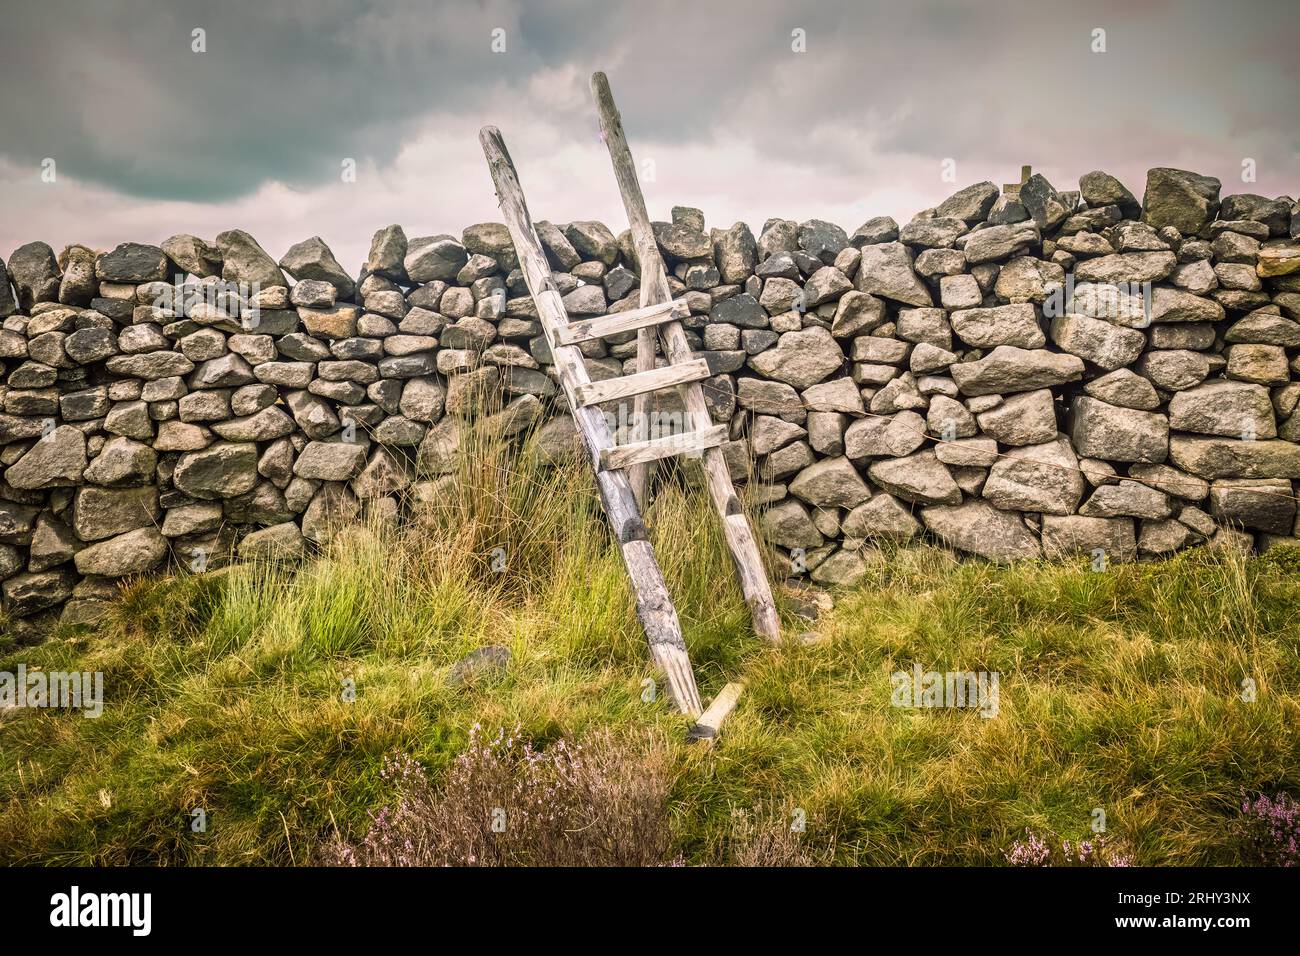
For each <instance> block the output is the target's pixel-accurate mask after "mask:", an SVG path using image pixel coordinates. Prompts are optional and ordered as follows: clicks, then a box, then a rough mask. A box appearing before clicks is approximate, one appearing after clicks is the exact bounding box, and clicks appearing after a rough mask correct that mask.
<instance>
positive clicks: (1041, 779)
mask: <svg viewBox="0 0 1300 956" xmlns="http://www.w3.org/2000/svg"><path fill="white" fill-rule="evenodd" d="M460 469H461V470H460V473H459V474H458V475H457V476H455V478H454V479H453V480H449V481H446V482H444V485H443V487H442V494H441V498H440V501H439V504H438V506H437V507H434V508H432V509H430V510H429V511H427V512H425V513H424V515H423V516H422V518H421V520H420V521H418V522H416V523H413V524H411V525H409V526H406V527H405V528H404V529H402V530H401V531H397V532H394V531H392V530H386V529H379V528H364V527H363V528H354V529H351V530H348V531H346V532H344V533H342V534H340V535H339V536H338V537H337V538H336V539H335V540H334V541H333V542H332V543H331V545H330V546H329V547H328V548H326V549H325V550H324V552H323V553H322V554H320V555H318V556H315V557H313V558H310V559H308V560H307V561H305V562H304V563H303V564H302V565H301V566H299V567H296V568H291V567H283V566H281V567H276V566H271V565H251V566H249V565H241V566H236V567H232V568H229V569H225V570H222V571H219V572H215V573H210V574H205V575H199V576H189V575H177V576H171V577H165V578H160V579H149V580H140V581H135V582H132V583H130V584H129V585H128V586H127V587H126V589H125V590H124V592H123V594H122V596H121V598H120V599H119V600H118V601H117V602H116V604H115V605H114V607H113V610H112V613H111V615H110V617H109V618H108V619H107V620H106V621H105V622H103V623H101V624H99V625H97V626H96V627H95V628H93V629H92V630H89V631H87V630H81V631H72V632H64V633H61V634H58V635H56V636H55V638H54V639H52V640H50V641H48V642H47V643H45V644H43V645H40V646H38V647H35V648H21V649H10V650H9V651H8V652H5V653H4V655H3V657H0V670H10V671H12V670H14V669H15V668H16V666H17V663H18V662H20V661H22V662H25V663H26V664H27V666H28V667H29V668H30V667H32V666H40V667H43V668H45V669H46V670H74V669H75V670H83V671H85V670H88V671H102V672H103V673H104V675H105V697H106V703H105V708H104V714H103V716H102V717H100V718H98V719H94V720H89V719H85V718H83V717H81V716H79V715H77V714H65V713H58V712H48V711H34V712H21V713H12V712H11V713H9V714H7V715H3V716H0V845H3V846H5V847H6V850H7V853H6V859H7V861H8V862H11V863H38V862H39V863H68V864H127V863H136V864H160V863H166V864H204V863H211V864H258V863H262V864H265V863H273V864H291V863H303V862H304V861H306V860H308V859H309V858H312V857H313V856H314V854H315V853H316V852H317V850H318V848H319V847H320V846H321V845H322V844H323V843H324V842H325V841H326V840H328V839H329V838H330V837H332V836H333V835H335V834H339V833H341V834H349V835H356V834H360V833H363V832H364V830H365V828H366V825H367V822H368V820H369V813H370V812H372V811H375V810H377V809H378V808H380V807H381V806H383V805H385V804H386V803H388V802H390V801H391V799H392V793H391V792H390V791H389V789H388V785H387V784H386V783H385V782H384V780H383V779H382V778H381V776H380V768H381V766H382V762H383V758H384V757H385V755H387V754H390V753H392V752H394V751H404V752H406V753H409V754H411V755H413V756H414V757H415V758H416V759H418V760H419V761H420V762H421V763H423V764H424V765H425V766H426V767H427V768H428V769H429V773H430V777H431V778H432V779H433V780H434V781H435V782H436V781H437V780H438V779H439V778H440V776H441V775H442V774H444V773H445V771H446V769H447V768H448V766H449V765H450V763H451V761H452V760H453V759H454V757H455V755H456V754H458V753H460V752H461V751H462V750H463V749H464V748H465V746H466V743H467V741H468V739H469V734H470V731H471V728H472V727H473V726H474V724H476V723H478V724H481V725H482V726H483V727H485V728H495V727H507V728H510V727H514V726H515V725H516V724H518V725H519V726H520V728H521V733H522V734H523V735H524V736H526V737H527V738H530V739H533V740H535V741H537V742H538V744H539V745H542V746H544V745H546V744H549V743H552V742H554V741H556V740H558V739H559V738H561V737H565V738H570V739H572V738H577V737H580V736H583V735H584V734H586V733H588V732H595V731H602V730H605V729H610V730H612V731H613V733H614V734H616V735H625V736H626V737H628V738H629V739H631V738H639V739H644V738H645V736H646V734H647V733H648V734H650V735H652V736H654V737H655V738H658V739H660V740H661V741H662V742H663V745H664V747H666V748H667V758H668V760H669V761H670V764H671V768H672V785H671V797H670V801H669V805H668V807H667V818H668V820H669V825H670V826H671V828H672V842H673V844H674V847H675V851H674V852H675V853H680V854H681V855H682V856H683V858H684V859H685V860H686V861H687V862H693V863H707V862H718V861H723V860H728V859H735V858H736V857H735V854H734V853H730V854H729V852H728V844H729V841H731V840H732V838H733V836H734V833H735V830H736V820H737V817H736V813H737V812H738V811H744V810H748V809H750V808H760V809H761V810H762V813H760V815H759V816H758V817H757V819H772V818H775V819H777V820H784V819H790V820H794V819H805V820H806V831H805V832H804V834H803V836H802V837H801V840H802V841H803V843H804V845H805V846H806V847H807V848H808V850H809V854H810V856H811V857H812V858H814V859H818V860H834V861H835V862H840V863H858V864H898V863H905V864H956V863H971V864H983V863H993V864H996V863H1001V862H1002V861H1003V855H1002V854H1003V851H1004V850H1005V849H1006V848H1007V847H1008V846H1009V845H1010V844H1011V842H1012V841H1014V840H1015V839H1016V838H1017V837H1019V836H1020V835H1022V834H1023V832H1024V830H1025V829H1026V828H1032V829H1034V830H1035V831H1037V832H1040V833H1051V834H1056V835H1058V836H1060V837H1063V838H1071V839H1073V838H1075V837H1078V836H1083V835H1087V834H1088V833H1089V828H1090V824H1091V822H1092V820H1093V818H1094V810H1095V809H1097V808H1100V809H1101V810H1103V811H1104V812H1105V814H1106V824H1107V831H1108V835H1109V837H1110V838H1111V839H1112V840H1113V841H1116V842H1118V843H1121V844H1123V845H1124V846H1126V847H1127V848H1128V849H1129V850H1130V851H1131V852H1132V854H1133V856H1134V858H1135V862H1137V863H1139V864H1193V863H1208V864H1215V863H1232V862H1236V861H1238V860H1239V859H1240V850H1239V847H1238V846H1237V843H1236V841H1235V838H1234V836H1233V821H1234V819H1235V817H1236V808H1237V806H1238V805H1239V803H1240V795H1241V791H1242V790H1248V791H1252V790H1259V789H1264V790H1269V791H1274V790H1289V791H1291V792H1293V793H1294V792H1297V790H1300V759H1298V758H1300V720H1297V718H1300V704H1298V703H1297V696H1298V695H1297V690H1298V688H1300V624H1298V623H1297V622H1296V616H1295V614H1294V608H1295V607H1296V606H1297V601H1298V600H1300V574H1297V573H1296V570H1295V567H1294V563H1295V562H1291V561H1288V560H1286V552H1281V551H1279V552H1277V554H1278V555H1279V556H1280V557H1274V556H1267V557H1265V558H1262V559H1244V558H1242V557H1240V556H1239V555H1234V554H1232V553H1229V552H1226V551H1217V552H1216V551H1209V550H1205V549H1201V550H1196V551H1192V552H1188V553H1185V554H1183V555H1180V556H1178V557H1175V558H1173V559H1170V560H1167V561H1162V562H1155V563H1149V564H1139V565H1128V566H1119V565H1115V566H1111V567H1110V568H1109V569H1108V570H1107V571H1105V572H1100V573H1098V572H1093V571H1091V570H1090V569H1089V567H1088V566H1087V564H1086V563H1084V562H1080V563H1079V564H1077V565H1060V564H1057V565H1049V564H1037V563H1027V564H1021V565H1017V566H1014V567H1010V568H999V567H994V566H992V565H988V564H984V563H980V562H971V561H959V560H957V559H955V558H954V557H952V556H951V555H950V554H948V553H947V552H944V551H941V550H939V549H935V548H929V547H918V548H911V549H906V550H901V551H897V552H883V551H882V552H879V553H875V554H873V556H872V557H871V558H870V559H869V561H868V568H869V570H868V574H867V577H866V578H865V579H864V580H863V581H862V582H861V583H860V584H859V585H857V586H855V587H854V588H853V589H852V590H851V591H849V592H846V593H843V594H841V595H840V596H839V600H838V603H837V606H836V607H835V609H834V611H833V612H831V613H830V614H829V615H827V616H825V617H823V619H822V620H821V621H820V622H819V623H818V624H817V625H816V628H817V630H818V631H819V632H820V634H821V636H822V638H823V639H822V640H821V641H820V642H818V643H809V644H804V643H801V642H799V641H787V642H786V643H785V644H783V645H782V646H781V647H779V648H769V647H767V646H765V645H762V644H761V643H760V642H758V641H757V640H755V639H754V638H753V637H752V636H751V635H750V634H749V632H748V613H747V610H746V608H745V606H744V604H743V602H742V601H741V599H740V597H739V594H738V593H737V589H736V588H735V585H734V582H733V576H732V573H731V568H730V563H729V558H728V557H727V555H726V552H725V548H724V547H723V545H722V542H721V540H720V536H719V533H718V531H717V525H716V522H715V521H714V520H713V517H712V513H711V510H710V507H709V505H708V502H707V500H705V498H704V495H703V494H702V492H700V491H698V490H695V489H693V488H691V487H686V486H683V485H681V484H676V483H670V484H667V485H665V487H664V488H663V489H662V490H661V492H660V493H659V496H658V498H657V500H656V504H655V505H654V508H653V511H652V513H651V516H650V517H651V522H650V523H651V527H652V535H653V538H654V541H655V545H656V548H657V550H658V553H659V555H660V559H661V561H662V563H663V565H664V571H665V576H666V577H667V579H668V582H669V586H670V589H671V591H672V594H673V596H674V599H675V601H676V603H677V607H678V611H679V613H680V615H681V618H682V622H683V628H684V631H685V633H686V637H687V642H688V644H689V646H690V647H691V651H692V658H693V660H694V662H695V667H696V672H697V675H698V677H699V681H700V684H701V688H702V692H703V694H704V696H705V698H706V700H707V698H708V697H709V696H710V695H711V694H713V693H716V692H717V690H719V689H720V688H721V686H722V685H723V684H724V683H726V682H727V681H729V680H734V679H737V678H743V679H744V680H745V681H746V682H747V684H748V688H747V690H746V692H745V695H744V696H743V697H742V700H741V703H740V706H739V707H738V709H737V710H736V712H735V713H734V714H733V716H732V717H731V719H730V720H729V722H728V723H727V725H726V728H725V730H724V733H723V737H722V738H721V740H720V742H719V744H718V746H716V747H715V748H714V749H712V750H705V749H701V748H699V747H698V746H693V745H688V744H685V743H684V742H683V740H682V736H683V732H684V730H685V726H686V721H685V720H684V718H681V717H679V716H677V715H675V714H672V713H671V712H670V710H669V708H668V705H667V701H666V700H665V699H664V698H663V696H662V694H660V695H659V696H658V697H657V698H656V699H654V700H653V701H651V702H646V701H645V700H643V682H644V681H645V680H646V679H647V678H648V677H650V676H651V675H652V671H651V668H650V666H649V664H648V657H647V654H646V651H645V647H644V642H643V638H642V636H641V632H640V629H639V626H638V624H637V621H636V618H635V614H634V612H633V607H632V603H631V599H630V594H629V591H628V587H627V583H626V579H625V577H624V574H623V569H622V565H621V562H620V560H619V556H618V553H617V550H616V549H615V548H614V547H613V546H612V545H611V543H610V541H609V537H608V534H607V531H606V530H605V527H604V523H603V518H602V516H601V513H600V509H599V503H598V501H597V500H596V499H595V497H594V491H593V490H592V489H591V482H590V477H589V475H588V474H587V473H586V471H585V469H584V468H582V467H581V466H580V465H575V466H572V467H562V468H558V469H557V468H548V467H544V466H543V465H541V464H540V462H538V461H537V460H536V459H534V458H532V457H531V456H526V457H525V458H523V459H514V460H507V458H506V457H505V455H504V453H503V452H501V451H500V450H499V449H497V448H496V447H495V446H493V445H491V444H490V443H489V444H488V445H486V446H484V447H480V448H479V449H477V451H476V452H475V453H474V454H471V455H467V456H466V457H465V458H464V460H463V462H462V464H461V466H460ZM688 484H689V483H688ZM496 548H500V549H503V551H502V552H495V551H494V549H496ZM502 557H504V570H500V571H497V570H494V564H495V565H496V566H497V567H499V566H500V565H501V559H502ZM786 620H787V623H788V624H789V625H790V627H789V628H788V631H789V633H791V634H795V633H797V632H798V631H799V630H801V629H802V625H800V624H799V623H798V622H797V621H795V620H794V619H793V618H791V617H790V616H789V615H787V616H786ZM485 644H501V645H505V646H507V647H509V648H510V650H511V654H512V657H511V662H510V664H509V666H508V667H507V668H506V670H505V671H504V672H503V673H501V674H500V675H497V676H490V677H487V678H484V679H481V680H478V681H476V682H473V683H471V684H470V685H468V686H463V687H459V688H457V687H452V686H450V685H449V683H448V680H447V676H448V673H449V671H450V669H451V667H452V666H453V664H454V663H455V662H456V661H457V660H459V659H460V658H461V657H463V656H464V655H465V654H466V653H467V652H469V651H471V650H473V649H475V648H477V647H481V646H483V645H485ZM918 663H919V664H921V665H923V668H924V669H926V670H938V671H947V670H972V671H980V670H984V671H996V672H998V673H999V674H1000V675H1001V685H1000V699H999V705H1000V707H999V713H998V716H997V717H996V718H993V719H985V718H982V717H981V716H980V715H979V713H978V712H977V711H973V710H917V709H909V708H899V707H893V706H891V704H890V694H891V682H890V675H891V673H892V672H894V671H896V670H904V671H906V670H910V669H911V668H912V666H913V665H914V664H918ZM1247 678H1249V679H1250V680H1252V681H1254V686H1255V688H1256V699H1255V700H1254V701H1253V702H1246V701H1244V700H1243V699H1242V681H1243V680H1244V679H1247ZM348 682H352V684H351V685H350V684H349V683H348ZM353 685H354V686H355V689H356V693H355V700H354V701H351V702H349V701H347V700H345V699H344V698H345V697H346V696H347V694H346V690H347V688H348V687H349V686H353ZM195 809H203V810H204V811H205V813H206V816H207V832H204V833H195V832H192V830H191V826H190V823H191V819H192V817H191V814H192V811H194V810H195Z"/></svg>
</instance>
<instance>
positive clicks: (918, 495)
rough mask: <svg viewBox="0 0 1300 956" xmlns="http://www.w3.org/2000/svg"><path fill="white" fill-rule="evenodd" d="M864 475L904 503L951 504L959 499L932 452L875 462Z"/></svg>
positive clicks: (959, 494)
mask: <svg viewBox="0 0 1300 956" xmlns="http://www.w3.org/2000/svg"><path fill="white" fill-rule="evenodd" d="M867 473H868V474H869V475H870V476H871V480H872V481H874V482H875V483H876V484H878V485H879V486H880V487H882V488H884V489H885V490H886V491H888V492H889V493H890V494H892V495H896V496H897V497H899V498H902V499H904V500H906V501H912V502H917V503H919V504H954V505H955V504H959V503H960V502H961V500H962V493H961V489H960V488H959V487H958V486H957V483H956V482H955V481H953V478H952V474H951V473H950V472H949V471H948V469H947V467H945V466H944V464H943V463H942V462H940V461H939V460H938V459H937V458H936V457H935V454H934V452H933V451H922V452H917V453H916V454H914V455H909V456H908V457H906V458H891V459H883V460H880V461H875V462H873V463H872V464H871V466H870V467H869V468H868V469H867Z"/></svg>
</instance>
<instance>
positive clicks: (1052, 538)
mask: <svg viewBox="0 0 1300 956" xmlns="http://www.w3.org/2000/svg"><path fill="white" fill-rule="evenodd" d="M1042 534H1043V553H1044V554H1045V555H1046V556H1047V557H1049V558H1061V557H1066V556H1069V555H1077V554H1083V555H1087V556H1089V557H1092V558H1096V556H1097V555H1098V553H1100V554H1101V555H1102V556H1103V557H1104V559H1105V560H1106V561H1107V562H1108V563H1109V562H1111V561H1132V560H1134V559H1135V558H1136V557H1137V538H1136V535H1135V534H1134V533H1133V519H1132V518H1094V517H1087V516H1085V515H1043V532H1042Z"/></svg>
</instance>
